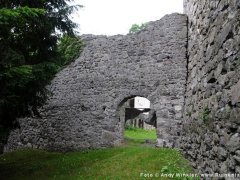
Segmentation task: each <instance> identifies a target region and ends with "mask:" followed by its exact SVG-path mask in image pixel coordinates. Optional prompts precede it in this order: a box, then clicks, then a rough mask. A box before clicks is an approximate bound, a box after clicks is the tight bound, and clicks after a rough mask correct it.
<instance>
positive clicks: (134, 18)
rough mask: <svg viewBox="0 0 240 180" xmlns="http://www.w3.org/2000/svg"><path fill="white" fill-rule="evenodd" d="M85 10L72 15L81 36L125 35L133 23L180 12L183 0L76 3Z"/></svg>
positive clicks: (80, 0)
mask: <svg viewBox="0 0 240 180" xmlns="http://www.w3.org/2000/svg"><path fill="white" fill-rule="evenodd" d="M75 2H76V3H77V4H80V5H83V6H84V7H83V8H81V9H79V10H78V11H77V12H76V13H75V15H74V22H76V23H78V24H79V25H80V27H79V29H78V31H79V32H80V34H95V35H100V34H103V35H115V34H127V33H128V31H129V29H130V27H131V26H132V24H141V23H145V22H148V21H154V20H158V19H160V18H161V17H163V16H164V15H166V14H170V13H173V12H179V13H182V12H183V0H75Z"/></svg>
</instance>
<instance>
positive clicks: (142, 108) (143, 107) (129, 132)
mask: <svg viewBox="0 0 240 180" xmlns="http://www.w3.org/2000/svg"><path fill="white" fill-rule="evenodd" d="M117 116H118V118H119V122H120V126H121V128H120V130H121V136H122V140H140V141H142V142H144V141H146V142H153V143H154V144H155V141H156V139H157V135H156V122H157V117H156V111H155V110H154V109H152V108H151V102H150V101H149V100H148V99H147V98H144V97H140V96H131V97H128V98H125V99H124V100H123V101H122V102H121V103H120V104H119V106H118V110H117Z"/></svg>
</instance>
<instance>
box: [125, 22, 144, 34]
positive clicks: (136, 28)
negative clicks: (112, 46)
mask: <svg viewBox="0 0 240 180" xmlns="http://www.w3.org/2000/svg"><path fill="white" fill-rule="evenodd" d="M146 26H147V24H146V23H142V24H141V25H138V24H133V25H132V26H131V28H130V29H129V33H130V34H133V33H136V32H139V31H141V30H142V29H144V28H146Z"/></svg>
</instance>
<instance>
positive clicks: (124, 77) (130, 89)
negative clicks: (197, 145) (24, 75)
mask: <svg viewBox="0 0 240 180" xmlns="http://www.w3.org/2000/svg"><path fill="white" fill-rule="evenodd" d="M186 24H187V18H186V16H185V15H181V14H172V15H167V16H165V17H163V18H162V19H161V20H159V21H156V22H150V23H149V24H148V25H147V28H146V29H144V30H142V31H141V32H138V33H135V34H130V35H127V36H121V35H117V36H111V37H106V36H93V35H85V36H83V39H84V41H85V43H86V47H85V48H84V50H83V52H82V54H81V56H80V57H79V58H78V59H77V60H75V61H74V62H73V63H71V64H70V65H69V66H67V67H66V68H65V69H63V70H62V71H61V72H59V73H58V74H57V75H56V77H55V78H54V79H53V81H52V83H51V85H50V86H49V90H50V91H51V92H52V96H51V97H50V98H49V100H48V101H47V103H46V105H45V106H44V107H43V108H42V109H40V110H39V111H40V114H41V118H39V117H34V118H23V119H19V124H20V128H19V129H15V130H14V131H12V132H11V134H10V136H9V139H8V144H7V145H6V146H5V151H10V150H14V149H17V148H22V147H34V148H40V149H48V150H58V151H63V150H78V149H84V148H100V147H108V146H114V145H119V144H120V143H121V140H122V138H123V137H122V131H121V129H122V128H123V127H122V124H123V123H122V122H120V121H119V120H120V118H119V117H118V115H117V109H118V107H119V104H120V103H121V102H122V101H123V100H124V99H126V98H128V97H133V96H142V97H145V98H148V99H149V100H150V101H151V104H152V107H151V108H153V109H154V110H156V115H157V124H158V129H157V130H158V139H159V142H160V145H162V144H166V145H167V146H174V145H176V144H177V139H178V135H179V131H180V130H181V128H180V127H181V121H182V109H183V103H184V92H185V83H186V44H187V26H186Z"/></svg>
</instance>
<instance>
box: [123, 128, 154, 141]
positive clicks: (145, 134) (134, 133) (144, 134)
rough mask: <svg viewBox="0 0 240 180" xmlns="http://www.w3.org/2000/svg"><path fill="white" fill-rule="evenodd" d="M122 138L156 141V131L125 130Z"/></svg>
mask: <svg viewBox="0 0 240 180" xmlns="http://www.w3.org/2000/svg"><path fill="white" fill-rule="evenodd" d="M124 137H125V138H129V139H144V140H145V139H150V140H156V139H157V135H156V130H144V129H140V128H131V129H129V128H128V129H126V130H125V132H124Z"/></svg>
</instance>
